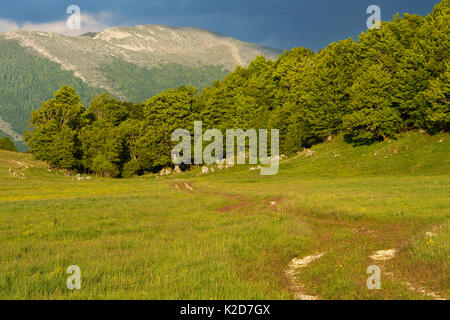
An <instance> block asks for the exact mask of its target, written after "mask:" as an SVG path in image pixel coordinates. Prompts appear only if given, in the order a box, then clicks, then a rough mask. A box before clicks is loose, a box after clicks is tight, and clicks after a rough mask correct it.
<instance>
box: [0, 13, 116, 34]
mask: <svg viewBox="0 0 450 320" xmlns="http://www.w3.org/2000/svg"><path fill="white" fill-rule="evenodd" d="M112 18H113V15H112V14H111V13H110V12H101V13H99V14H89V13H83V12H82V13H81V29H78V30H71V29H69V28H68V27H67V20H60V21H53V22H44V23H34V22H24V23H20V24H19V23H17V22H15V21H12V20H9V19H0V32H7V31H14V30H19V29H21V30H26V31H43V32H55V33H60V34H64V35H68V36H76V35H80V34H83V33H86V32H98V31H103V30H105V29H107V28H109V27H110V26H111V21H112Z"/></svg>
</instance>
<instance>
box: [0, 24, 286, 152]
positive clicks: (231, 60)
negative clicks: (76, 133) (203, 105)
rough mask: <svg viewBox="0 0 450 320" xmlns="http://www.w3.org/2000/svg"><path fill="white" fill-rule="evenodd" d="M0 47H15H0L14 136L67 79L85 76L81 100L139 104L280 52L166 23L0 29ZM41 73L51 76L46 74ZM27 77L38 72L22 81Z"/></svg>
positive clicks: (6, 116) (0, 97)
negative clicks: (78, 29) (88, 29)
mask: <svg viewBox="0 0 450 320" xmlns="http://www.w3.org/2000/svg"><path fill="white" fill-rule="evenodd" d="M0 45H1V47H2V48H10V47H14V48H13V49H11V50H10V51H9V53H8V52H6V51H8V50H6V51H4V50H3V52H0V63H2V64H3V65H4V67H3V69H1V68H0V69H1V70H2V72H3V73H5V75H4V85H5V86H6V88H3V89H2V90H0V117H2V119H3V120H2V126H1V127H0V131H2V132H3V134H6V135H8V136H10V137H13V138H15V140H16V141H17V139H18V138H20V137H21V136H22V132H23V129H24V128H25V122H24V120H26V119H28V118H29V116H30V110H31V111H32V110H35V109H37V108H39V107H40V104H41V103H42V101H44V100H46V99H49V98H51V95H50V92H54V91H56V90H57V89H58V88H59V87H58V86H60V85H61V83H62V82H68V83H67V84H69V83H74V84H76V83H78V82H77V81H75V79H78V80H81V82H82V83H83V85H82V84H81V83H80V84H78V86H79V87H80V86H82V87H83V88H81V87H80V88H77V91H79V90H80V89H81V91H84V92H85V94H82V98H83V100H84V101H88V100H90V99H91V98H92V95H93V94H95V93H98V92H101V91H108V92H110V93H111V94H112V95H114V96H116V97H117V98H119V99H122V100H128V101H135V102H138V101H142V100H143V99H144V100H145V99H147V98H150V97H151V96H152V95H154V94H156V93H159V92H160V91H163V90H166V89H169V88H174V87H178V86H180V85H193V86H196V87H197V88H199V89H202V88H203V87H205V86H207V85H211V84H212V82H213V80H221V79H222V78H223V77H225V75H226V74H228V73H229V72H230V71H232V70H234V68H236V67H237V66H247V65H248V64H249V62H250V61H251V60H253V59H254V58H255V57H256V56H259V55H264V56H265V57H266V58H267V59H270V60H275V59H277V58H278V56H279V55H280V54H281V53H282V51H281V50H279V49H272V48H268V47H264V46H259V45H257V44H254V43H248V42H244V41H241V40H237V39H234V38H231V37H229V36H226V35H223V34H220V33H217V32H214V31H209V30H204V29H198V28H193V27H170V26H164V25H139V26H135V27H111V28H108V29H105V30H103V31H102V32H98V33H88V34H84V35H80V36H66V35H62V34H58V33H52V32H43V31H24V30H16V31H10V32H4V33H0ZM16 45H18V47H17V46H16ZM18 57H20V58H18ZM16 60H20V61H16ZM28 60H30V61H28ZM31 60H33V61H31ZM35 60H36V61H38V62H36V61H35ZM46 61H47V62H46ZM52 63H55V64H56V65H51V64H52ZM58 68H59V69H60V71H61V72H67V71H69V72H70V73H71V75H68V74H62V73H61V72H59V71H57V69H58ZM43 70H45V72H48V74H42V72H44V71H43ZM129 70H130V71H129ZM124 71H126V72H125V73H124ZM131 71H132V72H131ZM55 73H58V75H56V74H55ZM30 74H35V75H38V76H33V77H31V78H32V79H27V81H25V82H23V81H18V79H21V78H27V77H28V78H29V77H30ZM68 77H72V78H73V79H72V80H70V81H69V78H68ZM134 77H137V78H136V79H131V78H134ZM124 78H126V79H124ZM53 79H59V80H58V81H56V80H53ZM63 79H66V80H63ZM64 84H66V83H64ZM85 86H86V88H84V87H85ZM40 87H46V88H47V87H48V88H51V90H40ZM87 88H90V89H89V90H88V89H87ZM24 103H26V104H27V105H24ZM28 104H30V105H28ZM2 128H4V129H5V130H2ZM6 128H7V129H8V130H6ZM5 131H8V132H5ZM22 149H23V148H22Z"/></svg>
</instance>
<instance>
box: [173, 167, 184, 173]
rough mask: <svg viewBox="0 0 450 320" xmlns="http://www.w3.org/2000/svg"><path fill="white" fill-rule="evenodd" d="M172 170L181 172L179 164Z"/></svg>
mask: <svg viewBox="0 0 450 320" xmlns="http://www.w3.org/2000/svg"><path fill="white" fill-rule="evenodd" d="M174 171H175V173H181V172H183V171H181V169H180V166H175V169H174Z"/></svg>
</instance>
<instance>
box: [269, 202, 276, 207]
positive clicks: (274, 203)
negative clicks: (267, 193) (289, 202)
mask: <svg viewBox="0 0 450 320" xmlns="http://www.w3.org/2000/svg"><path fill="white" fill-rule="evenodd" d="M269 204H270V206H271V207H274V206H275V205H276V204H277V203H276V202H275V201H271V202H269Z"/></svg>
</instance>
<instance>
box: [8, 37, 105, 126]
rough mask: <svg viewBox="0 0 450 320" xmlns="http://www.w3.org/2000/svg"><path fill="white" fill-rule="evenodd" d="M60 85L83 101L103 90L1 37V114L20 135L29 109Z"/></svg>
mask: <svg viewBox="0 0 450 320" xmlns="http://www.w3.org/2000/svg"><path fill="white" fill-rule="evenodd" d="M62 85H70V86H71V87H73V88H75V89H76V90H77V92H78V93H79V94H80V95H81V97H82V101H83V103H86V104H87V103H89V101H90V100H91V99H92V98H93V97H94V96H95V95H96V94H97V93H100V92H102V91H104V90H100V89H96V88H91V87H89V86H87V85H86V84H85V83H84V82H83V81H81V80H80V79H78V78H75V77H74V76H73V73H72V72H70V71H64V70H61V67H60V66H59V65H58V64H57V63H55V62H51V61H48V60H47V59H44V58H41V57H38V56H36V55H33V54H30V51H28V50H27V49H25V48H23V47H21V46H19V45H18V44H17V43H15V42H13V41H8V40H0V97H1V99H0V117H2V118H3V120H5V121H7V122H8V123H9V124H10V126H11V129H12V130H14V131H15V132H17V133H18V134H21V133H22V132H23V130H24V128H25V125H26V121H27V120H28V119H29V118H30V114H31V111H33V110H36V109H38V108H39V107H40V105H41V104H42V101H44V100H46V99H49V98H50V97H51V96H52V95H53V92H55V91H56V90H57V89H58V88H60V87H61V86H62ZM0 130H2V128H0Z"/></svg>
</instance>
